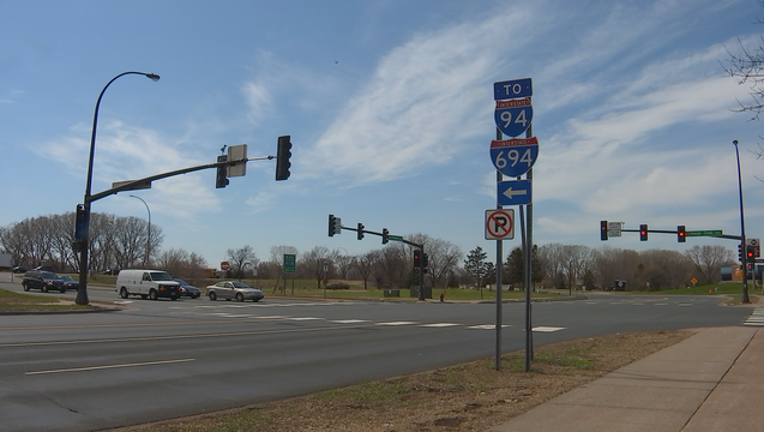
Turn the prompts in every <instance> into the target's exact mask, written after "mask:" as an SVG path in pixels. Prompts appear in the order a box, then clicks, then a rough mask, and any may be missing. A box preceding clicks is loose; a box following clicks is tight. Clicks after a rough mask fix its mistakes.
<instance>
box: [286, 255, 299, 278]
mask: <svg viewBox="0 0 764 432" xmlns="http://www.w3.org/2000/svg"><path fill="white" fill-rule="evenodd" d="M296 261H297V260H296V255H295V254H284V273H294V272H295V267H296Z"/></svg>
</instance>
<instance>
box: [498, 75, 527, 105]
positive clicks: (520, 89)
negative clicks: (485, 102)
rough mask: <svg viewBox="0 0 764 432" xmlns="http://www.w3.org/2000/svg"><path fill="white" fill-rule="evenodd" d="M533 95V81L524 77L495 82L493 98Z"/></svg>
mask: <svg viewBox="0 0 764 432" xmlns="http://www.w3.org/2000/svg"><path fill="white" fill-rule="evenodd" d="M531 96H533V81H532V80H531V79H530V78H523V79H518V80H511V81H500V82H495V83H493V100H504V99H517V98H524V97H531Z"/></svg>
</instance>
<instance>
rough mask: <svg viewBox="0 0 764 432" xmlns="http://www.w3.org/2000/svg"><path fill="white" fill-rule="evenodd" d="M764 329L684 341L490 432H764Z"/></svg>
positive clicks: (703, 334) (728, 330)
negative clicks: (763, 369) (763, 370)
mask: <svg viewBox="0 0 764 432" xmlns="http://www.w3.org/2000/svg"><path fill="white" fill-rule="evenodd" d="M763 362H764V329H762V330H761V331H760V330H759V329H758V328H752V327H743V326H740V327H721V328H708V329H701V330H699V331H698V333H697V334H695V335H693V336H691V337H690V338H688V339H685V340H684V341H682V342H680V343H678V344H676V345H674V346H672V347H669V348H666V349H664V350H662V351H659V352H657V353H655V354H653V355H651V356H649V357H646V358H644V359H642V360H639V361H636V362H634V363H632V364H630V365H628V366H626V367H623V368H621V369H619V370H617V371H615V372H613V373H610V374H608V375H606V376H605V377H603V378H600V379H598V380H596V381H593V382H591V383H589V384H586V385H584V386H582V387H580V388H578V389H575V390H572V391H570V392H568V393H565V394H563V395H561V396H559V397H557V398H555V399H553V400H551V401H549V402H547V403H545V404H543V405H540V406H538V407H536V408H534V409H532V410H531V411H528V412H526V413H525V414H523V415H520V416H517V417H515V418H513V419H512V420H510V421H508V422H507V423H504V424H502V425H499V426H495V427H493V428H491V429H488V431H486V432H532V431H543V432H557V431H559V432H577V431H582V432H583V431H586V432H592V431H608V432H631V431H634V432H646V431H655V432H664V431H665V432H679V431H682V432H707V431H717V432H718V431H764V409H762V404H764V398H762V396H764V373H762V371H761V369H762V366H764V364H763Z"/></svg>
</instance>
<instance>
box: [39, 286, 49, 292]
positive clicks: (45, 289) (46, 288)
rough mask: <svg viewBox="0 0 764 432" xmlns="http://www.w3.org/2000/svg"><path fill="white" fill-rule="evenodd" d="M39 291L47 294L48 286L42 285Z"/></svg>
mask: <svg viewBox="0 0 764 432" xmlns="http://www.w3.org/2000/svg"><path fill="white" fill-rule="evenodd" d="M40 290H41V291H42V292H48V286H47V285H43V286H42V288H40Z"/></svg>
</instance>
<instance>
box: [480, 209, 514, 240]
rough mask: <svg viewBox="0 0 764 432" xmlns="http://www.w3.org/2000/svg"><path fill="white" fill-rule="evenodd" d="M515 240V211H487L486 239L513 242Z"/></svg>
mask: <svg viewBox="0 0 764 432" xmlns="http://www.w3.org/2000/svg"><path fill="white" fill-rule="evenodd" d="M513 238H515V211H514V210H512V209H500V210H486V211H485V239H486V240H512V239H513Z"/></svg>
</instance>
